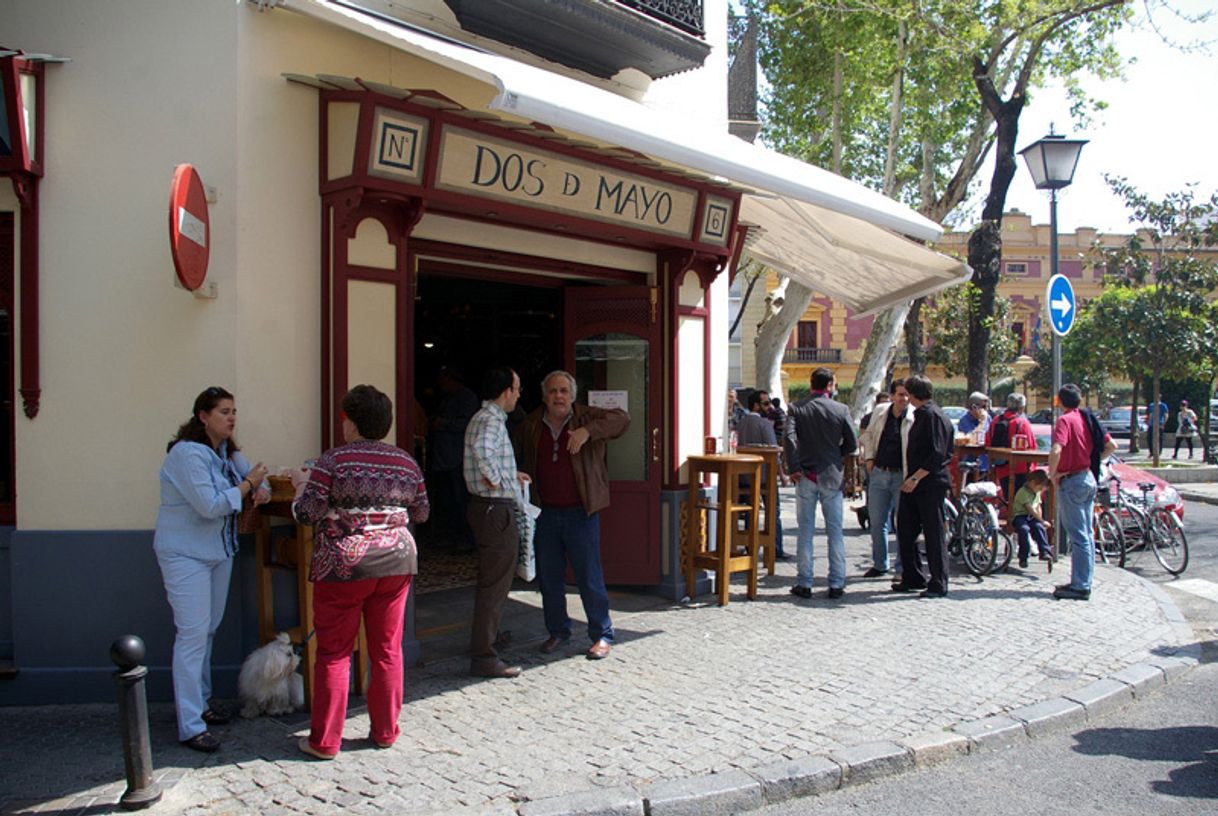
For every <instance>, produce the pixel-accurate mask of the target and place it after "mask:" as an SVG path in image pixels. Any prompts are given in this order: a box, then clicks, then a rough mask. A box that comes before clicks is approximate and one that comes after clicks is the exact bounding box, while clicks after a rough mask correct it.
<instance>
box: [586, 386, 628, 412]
mask: <svg viewBox="0 0 1218 816" xmlns="http://www.w3.org/2000/svg"><path fill="white" fill-rule="evenodd" d="M629 395H630V392H629V391H589V392H588V404H589V405H591V406H592V407H593V408H604V409H605V410H609V411H611V410H613V409H614V408H617V409H619V410H622V411H627V412H629V409H628V408H627V406H628V405H629V404H630V400H629V399H627V397H628V396H629Z"/></svg>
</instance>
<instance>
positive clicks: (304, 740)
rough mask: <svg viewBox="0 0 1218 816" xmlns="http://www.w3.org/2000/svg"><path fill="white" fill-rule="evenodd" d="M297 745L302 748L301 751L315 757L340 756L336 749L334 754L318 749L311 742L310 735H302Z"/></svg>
mask: <svg viewBox="0 0 1218 816" xmlns="http://www.w3.org/2000/svg"><path fill="white" fill-rule="evenodd" d="M296 747H297V748H299V749H300V751H301V753H305V754H308V755H309V756H311V757H313V758H315V759H334V757H336V756H338V752H337V751H335V752H334V753H333V754H327V753H325V752H323V751H319V750H317V749H316V748H314V747H313V745H312V743H310V742H309V738H308V737H301V738H300V742H298V743H296Z"/></svg>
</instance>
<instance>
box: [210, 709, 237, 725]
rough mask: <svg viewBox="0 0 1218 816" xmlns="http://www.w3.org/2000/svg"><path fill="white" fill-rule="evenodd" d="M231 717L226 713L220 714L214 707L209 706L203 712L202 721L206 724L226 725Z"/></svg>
mask: <svg viewBox="0 0 1218 816" xmlns="http://www.w3.org/2000/svg"><path fill="white" fill-rule="evenodd" d="M231 719H232V718H231V717H229V716H228V715H227V714H221V713H220V712H219V711H216V710H215V709H214V708H209V709H207V710H206V711H204V712H203V722H205V723H207V724H208V725H228V723H229V721H230V720H231Z"/></svg>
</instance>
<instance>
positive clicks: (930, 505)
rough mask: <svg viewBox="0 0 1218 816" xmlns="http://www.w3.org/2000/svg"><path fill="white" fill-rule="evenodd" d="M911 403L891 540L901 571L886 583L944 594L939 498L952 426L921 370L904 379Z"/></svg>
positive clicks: (947, 481) (946, 476) (948, 480)
mask: <svg viewBox="0 0 1218 816" xmlns="http://www.w3.org/2000/svg"><path fill="white" fill-rule="evenodd" d="M905 390H906V391H908V392H909V402H910V404H912V405H913V407H914V423H913V426H912V427H911V428H910V429H909V442H908V444H907V445H906V449H905V481H904V482H902V483H901V494H902V495H901V501H900V502H899V503H898V504H897V541H898V543H899V544H900V547H901V566H902V572H903V576H902V579H901V581H900V582H898V583H895V584H893V585H892V588H893V590H895V591H897V592H913V591H914V590H918V589H920V590H922V597H923V598H942V597H944V596H946V595H947V546H946V542H945V541H944V540H943V499H944V498H945V497H946V496H947V491H948V490H950V489H951V485H952V477H951V473H950V472H949V471H948V465H949V464H950V462H951V459H952V445H953V440H954V437H955V430H954V429H953V428H952V421H951V420H950V419H948V418H947V414H945V413H943V411H942V410H941V409H940V408H939V406H938V405H936V404H935V401H934V400H933V399H932V397H933V396H934V386H933V385H932V384H931V381H930V380H929V379H927V378H926V377H924V376H922V375H921V374H914V375H911V376H909V377H907V378H906V379H905ZM918 533H921V534H922V536H923V537H924V538H925V540H926V562H927V566H928V567H929V568H930V580H929V582H928V581H927V576H926V572H925V571H924V570H923V569H922V556H921V555H920V554H919V553H918Z"/></svg>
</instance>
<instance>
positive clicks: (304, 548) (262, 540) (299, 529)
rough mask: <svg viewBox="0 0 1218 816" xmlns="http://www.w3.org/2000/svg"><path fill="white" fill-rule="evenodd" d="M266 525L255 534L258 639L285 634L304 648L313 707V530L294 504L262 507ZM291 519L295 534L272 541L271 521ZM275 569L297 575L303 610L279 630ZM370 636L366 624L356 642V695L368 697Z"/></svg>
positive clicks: (308, 698) (307, 705) (307, 702)
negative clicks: (296, 514) (299, 520)
mask: <svg viewBox="0 0 1218 816" xmlns="http://www.w3.org/2000/svg"><path fill="white" fill-rule="evenodd" d="M258 509H259V510H260V511H261V513H262V524H261V525H259V527H258V529H257V531H255V533H254V546H255V553H256V555H255V560H256V562H257V583H258V639H259V640H260V641H261V642H262V643H269V642H271V641H272V640H274V639H275V635H276V634H277V633H278V632H280V631H284V632H287V633H288V636H289V637H291V639H292V643H293V644H295V645H297V646H299V647H301V658H302V660H301V662H302V663H303V664H304V666H303V667H302V669H303V673H304V693H305V708H312V706H313V666H314V664H315V663H316V662H317V643H316V641H315V640H314V639H313V582H312V581H310V580H309V562H310V561H311V560H312V558H313V528H312V527H310V526H309V525H307V524H297V523H296V521H295V519H294V518H293V516H292V503H291V502H290V501H270V502H268V503H266V504H264V505H262V506H261V507H260V508H258ZM272 518H286V519H291V520H292V523H293V525H294V527H295V529H294V530H293V533H294V535H292V536H291V537H290V538H289V537H284V536H280V537H277V538H272V536H271V519H272ZM275 570H285V571H288V572H295V573H296V594H297V605H298V607H299V617H298V618H297V620H299V621H300V623H299V624H298V625H297V626H292V627H289V628H286V629H282V630H280V629H277V628H276V627H275V597H274V581H273V580H272V579H273V577H274V571H275ZM367 656H368V636H367V634H366V633H365V631H364V623H363V621H362V620H361V621H360V625H359V637H358V638H357V640H356V642H355V653H354V654H353V655H352V658H351V659H352V660H353V661H354V662H355V693H356V694H364V693H365V692H366V691H367V690H368V668H367V665H366V663H367Z"/></svg>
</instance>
